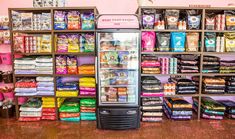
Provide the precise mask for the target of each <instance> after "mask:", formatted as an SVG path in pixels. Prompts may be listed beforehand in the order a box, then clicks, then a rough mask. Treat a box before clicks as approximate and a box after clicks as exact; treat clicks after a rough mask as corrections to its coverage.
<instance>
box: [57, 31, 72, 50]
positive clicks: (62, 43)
mask: <svg viewBox="0 0 235 139" xmlns="http://www.w3.org/2000/svg"><path fill="white" fill-rule="evenodd" d="M56 44H57V52H60V53H63V52H68V45H69V40H68V37H67V35H65V34H58V35H56Z"/></svg>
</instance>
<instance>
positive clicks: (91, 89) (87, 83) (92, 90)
mask: <svg viewBox="0 0 235 139" xmlns="http://www.w3.org/2000/svg"><path fill="white" fill-rule="evenodd" d="M79 89H80V91H79V92H80V95H81V96H95V95H96V83H95V78H91V77H83V78H80V80H79Z"/></svg>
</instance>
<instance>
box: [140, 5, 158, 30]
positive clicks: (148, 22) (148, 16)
mask: <svg viewBox="0 0 235 139" xmlns="http://www.w3.org/2000/svg"><path fill="white" fill-rule="evenodd" d="M155 13H156V11H155V10H146V9H145V10H143V15H142V22H143V28H144V29H153V28H154V22H155Z"/></svg>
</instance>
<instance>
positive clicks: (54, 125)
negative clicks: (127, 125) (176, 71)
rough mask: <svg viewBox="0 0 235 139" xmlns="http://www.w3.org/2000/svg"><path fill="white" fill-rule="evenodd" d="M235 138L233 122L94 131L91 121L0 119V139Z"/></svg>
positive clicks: (172, 123) (174, 123)
mask: <svg viewBox="0 0 235 139" xmlns="http://www.w3.org/2000/svg"><path fill="white" fill-rule="evenodd" d="M15 138H19V139H59V138H61V139H62V138H76V139H126V138H128V139H138V138H141V139H142V138H146V139H168V138H169V139H178V138H179V139H192V138H195V139H212V138H213V139H217V138H218V139H235V120H222V121H213V120H201V121H197V120H191V121H171V120H164V121H163V122H161V123H141V128H140V129H137V130H125V131H110V130H99V129H96V123H95V122H84V121H82V122H80V123H68V122H60V121H40V122H18V121H16V120H14V119H10V120H5V119H0V139H15Z"/></svg>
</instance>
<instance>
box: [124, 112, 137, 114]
mask: <svg viewBox="0 0 235 139" xmlns="http://www.w3.org/2000/svg"><path fill="white" fill-rule="evenodd" d="M126 114H136V111H127V112H126Z"/></svg>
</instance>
